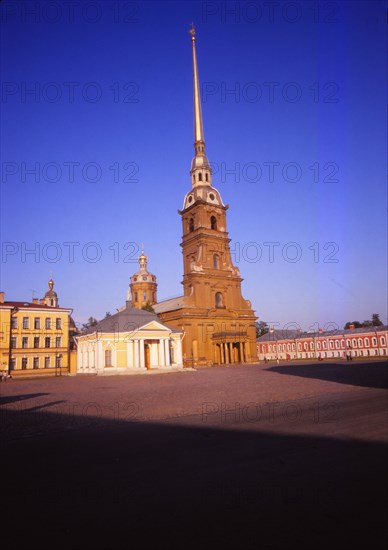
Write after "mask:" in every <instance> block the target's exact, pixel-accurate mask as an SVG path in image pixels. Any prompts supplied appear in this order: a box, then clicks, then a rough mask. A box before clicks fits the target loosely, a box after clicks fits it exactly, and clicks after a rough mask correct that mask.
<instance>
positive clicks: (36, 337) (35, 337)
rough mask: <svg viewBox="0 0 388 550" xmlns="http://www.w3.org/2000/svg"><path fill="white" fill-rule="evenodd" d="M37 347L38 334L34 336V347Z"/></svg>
mask: <svg viewBox="0 0 388 550" xmlns="http://www.w3.org/2000/svg"><path fill="white" fill-rule="evenodd" d="M38 347H39V336H34V348H38Z"/></svg>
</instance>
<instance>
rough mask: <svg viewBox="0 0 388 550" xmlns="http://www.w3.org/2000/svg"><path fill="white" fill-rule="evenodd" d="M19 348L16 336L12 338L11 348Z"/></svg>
mask: <svg viewBox="0 0 388 550" xmlns="http://www.w3.org/2000/svg"><path fill="white" fill-rule="evenodd" d="M16 347H17V338H16V336H12V338H11V348H16Z"/></svg>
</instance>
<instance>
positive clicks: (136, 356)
mask: <svg viewBox="0 0 388 550" xmlns="http://www.w3.org/2000/svg"><path fill="white" fill-rule="evenodd" d="M133 347H134V360H133V367H134V368H135V369H138V368H139V367H140V362H139V340H137V339H135V340H134V341H133Z"/></svg>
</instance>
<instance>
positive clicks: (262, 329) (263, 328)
mask: <svg viewBox="0 0 388 550" xmlns="http://www.w3.org/2000/svg"><path fill="white" fill-rule="evenodd" d="M268 331H269V326H268V325H267V323H266V322H265V321H260V322H259V323H256V338H259V337H260V336H263V334H267V332H268Z"/></svg>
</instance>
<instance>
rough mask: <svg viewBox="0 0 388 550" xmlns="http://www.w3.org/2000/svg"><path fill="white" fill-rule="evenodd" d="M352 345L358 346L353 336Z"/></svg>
mask: <svg viewBox="0 0 388 550" xmlns="http://www.w3.org/2000/svg"><path fill="white" fill-rule="evenodd" d="M352 346H353V348H356V347H357V340H356V339H355V338H353V340H352Z"/></svg>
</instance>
